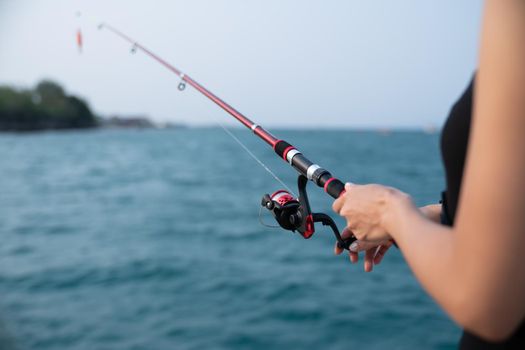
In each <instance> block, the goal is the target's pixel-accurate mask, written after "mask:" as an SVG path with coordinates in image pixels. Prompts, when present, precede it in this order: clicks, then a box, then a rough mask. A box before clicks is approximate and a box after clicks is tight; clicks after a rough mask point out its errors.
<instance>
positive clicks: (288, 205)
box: [261, 175, 356, 250]
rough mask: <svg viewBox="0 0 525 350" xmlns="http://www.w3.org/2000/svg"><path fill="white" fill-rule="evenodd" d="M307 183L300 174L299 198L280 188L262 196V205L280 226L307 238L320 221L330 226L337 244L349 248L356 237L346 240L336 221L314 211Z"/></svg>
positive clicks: (298, 180) (298, 182)
mask: <svg viewBox="0 0 525 350" xmlns="http://www.w3.org/2000/svg"><path fill="white" fill-rule="evenodd" d="M307 183H308V179H307V178H306V177H305V176H303V175H299V177H298V179H297V185H298V188H299V198H298V199H296V198H294V197H293V196H292V195H291V194H290V193H289V192H288V191H285V190H279V191H277V192H274V193H273V194H272V195H269V194H265V195H264V196H263V197H262V200H261V205H262V206H263V207H265V208H266V209H268V210H269V211H270V212H271V213H272V215H273V217H274V218H275V220H276V221H277V223H278V224H279V226H280V227H282V228H283V229H285V230H288V231H292V232H295V231H297V232H299V233H300V234H301V236H303V238H305V239H308V238H310V237H312V235H313V234H314V232H315V226H314V223H316V222H320V223H322V224H323V225H325V226H330V228H331V229H332V231H333V233H334V235H335V238H336V239H337V246H338V247H339V248H343V249H347V250H348V249H349V247H350V244H352V242H354V241H355V240H356V238H355V237H353V236H352V237H351V238H349V239H346V240H344V239H343V238H342V237H341V234H340V233H339V229H338V228H337V225H336V223H335V222H334V220H333V219H332V218H331V217H330V216H328V215H326V214H324V213H312V211H311V209H310V202H309V201H308V194H307V193H306V185H307Z"/></svg>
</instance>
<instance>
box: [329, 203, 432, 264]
mask: <svg viewBox="0 0 525 350" xmlns="http://www.w3.org/2000/svg"><path fill="white" fill-rule="evenodd" d="M419 211H420V212H421V214H423V215H424V216H425V217H426V218H427V219H429V220H431V221H433V222H437V223H439V220H440V219H439V216H440V212H441V204H430V205H426V206H424V207H420V208H419ZM353 235H354V234H353V233H352V231H350V230H349V229H344V231H343V233H342V234H341V237H342V238H343V240H346V239H348V238H350V237H352V236H353ZM393 244H394V242H393V241H392V240H388V241H383V242H379V243H377V242H366V241H360V240H357V241H355V242H353V244H352V245H350V247H349V252H348V255H349V258H350V261H351V262H352V264H355V263H357V262H358V261H359V253H360V252H362V251H364V252H365V263H364V269H365V272H371V271H372V269H373V267H374V265H378V264H379V263H380V262H381V261H382V260H383V257H384V256H385V254H386V252H387V251H388V250H389V249H390V247H391V246H392V245H393ZM343 252H344V249H342V248H339V246H338V243H337V242H335V247H334V253H335V255H340V254H341V253H343Z"/></svg>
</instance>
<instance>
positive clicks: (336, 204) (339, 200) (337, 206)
mask: <svg viewBox="0 0 525 350" xmlns="http://www.w3.org/2000/svg"><path fill="white" fill-rule="evenodd" d="M344 196H345V195H344V193H343V194H342V195H341V196H339V198H337V199H336V200H335V201H334V204H332V209H333V211H335V212H336V213H337V214H338V215H339V213H340V212H341V209H342V208H343V205H344V204H345V198H344Z"/></svg>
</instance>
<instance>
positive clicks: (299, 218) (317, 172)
mask: <svg viewBox="0 0 525 350" xmlns="http://www.w3.org/2000/svg"><path fill="white" fill-rule="evenodd" d="M98 27H99V29H107V30H108V31H110V32H112V33H113V34H115V35H117V36H118V37H120V38H122V39H123V40H125V41H127V42H129V43H130V44H131V45H132V49H131V51H132V52H136V51H137V50H140V51H142V52H144V53H145V54H146V55H148V56H149V57H151V58H152V59H154V60H155V61H157V62H158V63H160V64H161V65H163V66H164V67H166V68H167V69H168V70H170V71H171V72H173V73H174V74H176V75H177V76H179V77H180V79H181V82H180V83H179V90H184V88H185V86H186V84H189V85H191V86H192V87H194V88H195V89H196V90H197V91H199V92H200V93H202V94H203V95H204V96H206V97H208V98H209V99H210V100H212V101H213V102H215V103H216V104H217V105H218V106H219V107H221V108H222V109H224V110H225V111H226V112H228V113H229V114H230V115H231V116H232V117H234V118H235V119H237V120H238V121H239V122H240V123H242V124H243V125H244V126H246V127H247V128H248V129H251V130H252V131H253V133H254V134H255V135H257V136H258V137H259V138H261V139H262V140H264V141H265V142H266V143H267V144H269V145H270V146H272V148H273V150H274V151H275V153H277V155H278V156H279V157H281V158H282V159H284V160H285V161H286V162H288V163H289V164H290V165H291V166H292V167H293V168H294V169H296V170H297V171H298V172H299V174H300V176H299V180H298V186H299V198H298V199H295V198H293V196H292V195H290V194H289V193H288V192H287V191H283V190H281V191H277V192H275V193H274V194H273V195H271V196H270V195H265V196H264V197H263V200H262V205H263V206H264V207H266V208H267V209H268V210H270V211H271V212H272V214H273V215H274V217H275V218H276V220H277V222H278V223H279V225H280V226H281V227H283V228H285V229H287V230H292V231H295V230H297V231H299V233H301V235H302V236H303V237H305V238H310V237H311V236H312V235H313V233H314V230H315V229H314V222H321V223H323V224H324V225H328V226H330V227H331V228H332V230H333V231H334V234H335V235H336V238H337V240H338V243H339V245H340V246H341V247H344V248H347V249H348V246H349V245H350V243H351V242H352V241H353V240H354V239H353V238H352V239H349V240H346V241H344V240H342V238H341V236H340V235H339V231H338V230H337V226H336V225H335V223H334V222H333V220H332V219H331V218H330V217H329V216H328V215H326V214H321V213H312V212H311V210H310V205H309V203H308V196H307V194H306V183H307V180H310V181H312V182H313V183H315V184H316V185H317V186H319V187H322V188H323V189H324V191H325V192H326V193H328V194H329V195H330V196H332V197H333V198H339V196H340V195H341V194H342V193H343V192H344V183H343V182H341V181H340V180H339V179H337V178H335V177H333V176H332V174H331V173H330V172H329V171H328V170H326V169H324V168H322V167H320V166H319V165H317V164H315V163H313V162H312V161H310V160H309V159H308V158H306V157H305V156H304V155H303V154H302V153H301V152H300V151H299V150H297V148H295V147H294V146H292V145H291V144H289V143H288V142H286V141H284V140H281V139H278V138H276V137H275V136H273V135H272V134H271V133H269V132H268V131H266V130H265V129H264V128H263V127H261V126H260V125H258V124H256V123H254V122H253V121H251V120H250V119H249V118H247V117H246V116H244V115H243V114H242V113H240V112H239V111H237V110H236V109H235V108H233V107H232V106H230V105H229V104H227V103H226V102H224V101H223V100H222V99H220V98H219V97H217V96H216V95H215V94H213V93H212V92H211V91H209V90H208V89H206V88H205V87H203V86H202V85H201V84H199V83H198V82H196V81H195V80H193V79H192V78H191V77H190V76H188V75H187V74H185V73H183V72H182V71H181V70H179V69H177V68H175V67H174V66H172V65H171V64H169V63H168V62H166V61H165V60H164V59H162V58H161V57H159V56H158V55H156V54H155V53H153V52H152V51H151V50H149V49H148V48H146V47H144V46H143V45H142V44H140V43H139V42H137V41H136V40H134V39H132V38H131V37H129V36H128V35H126V34H124V33H123V32H122V31H120V30H118V29H116V28H115V27H113V26H111V25H109V24H108V23H101V24H100V25H99V26H98Z"/></svg>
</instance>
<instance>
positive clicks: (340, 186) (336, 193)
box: [325, 179, 345, 199]
mask: <svg viewBox="0 0 525 350" xmlns="http://www.w3.org/2000/svg"><path fill="white" fill-rule="evenodd" d="M329 181H330V182H329V183H328V184H327V185H326V187H325V191H326V193H328V194H329V195H330V196H331V197H332V198H335V199H337V198H339V197H340V196H341V194H342V193H343V192H344V190H345V184H344V183H342V182H341V181H340V180H339V179H333V180H329Z"/></svg>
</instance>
